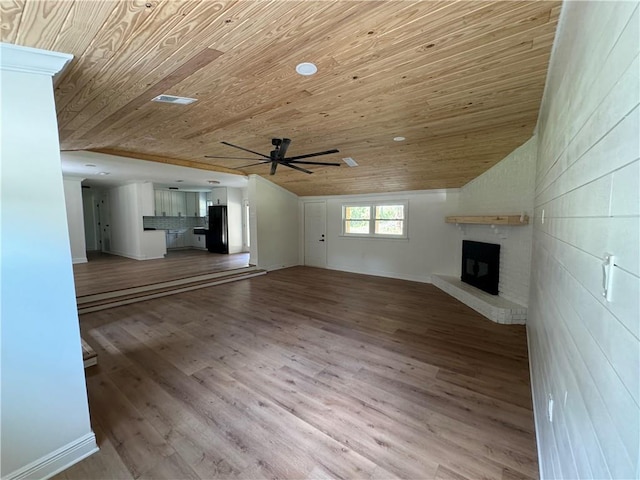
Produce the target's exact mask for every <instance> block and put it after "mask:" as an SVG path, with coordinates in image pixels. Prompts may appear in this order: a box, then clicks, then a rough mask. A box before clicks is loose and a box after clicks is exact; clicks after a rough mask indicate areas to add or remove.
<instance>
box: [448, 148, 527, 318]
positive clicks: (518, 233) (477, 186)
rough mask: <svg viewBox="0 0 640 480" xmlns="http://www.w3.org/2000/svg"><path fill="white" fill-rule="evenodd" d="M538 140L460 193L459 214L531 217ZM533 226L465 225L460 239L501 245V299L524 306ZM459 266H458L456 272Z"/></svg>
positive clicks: (488, 171)
mask: <svg viewBox="0 0 640 480" xmlns="http://www.w3.org/2000/svg"><path fill="white" fill-rule="evenodd" d="M536 154H537V139H536V138H532V139H531V140H529V141H528V142H527V143H525V144H524V145H522V146H521V147H520V148H518V149H516V150H514V151H513V152H512V153H511V154H509V155H508V156H507V157H505V158H504V160H502V161H501V162H500V163H498V164H497V165H495V166H494V167H492V168H491V169H489V170H487V171H486V172H485V173H484V174H482V175H480V176H479V177H478V178H476V179H474V180H472V181H471V182H469V183H468V184H466V185H465V186H464V187H462V189H461V190H460V206H459V212H458V213H459V214H461V215H483V214H520V213H523V212H524V213H526V214H528V215H529V216H531V215H532V214H533V194H534V181H535V165H536ZM531 237H532V227H531V226H530V225H528V226H517V227H505V226H503V227H498V229H497V233H496V230H495V229H492V228H491V227H490V226H485V225H466V226H464V227H461V239H460V245H461V246H460V248H462V239H465V240H475V241H479V242H487V243H496V244H499V245H500V283H499V285H498V289H499V291H500V296H501V297H504V298H506V299H508V300H510V301H512V302H515V303H518V304H520V305H523V306H525V307H526V306H527V305H528V301H529V274H530V268H531ZM459 269H460V266H458V270H459Z"/></svg>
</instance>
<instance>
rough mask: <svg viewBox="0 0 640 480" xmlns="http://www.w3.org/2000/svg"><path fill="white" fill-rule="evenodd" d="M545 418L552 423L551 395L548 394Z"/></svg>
mask: <svg viewBox="0 0 640 480" xmlns="http://www.w3.org/2000/svg"><path fill="white" fill-rule="evenodd" d="M547 418H548V419H549V423H553V395H551V394H549V404H548V405H547Z"/></svg>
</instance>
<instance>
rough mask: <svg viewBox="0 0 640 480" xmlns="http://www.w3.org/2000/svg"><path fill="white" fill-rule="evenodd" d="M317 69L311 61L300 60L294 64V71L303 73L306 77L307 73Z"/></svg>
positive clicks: (314, 71)
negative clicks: (300, 61)
mask: <svg viewBox="0 0 640 480" xmlns="http://www.w3.org/2000/svg"><path fill="white" fill-rule="evenodd" d="M317 71H318V67H316V66H315V64H313V63H311V62H302V63H299V64H298V65H296V72H298V74H300V75H304V76H305V77H308V76H309V75H313V74H315V73H316V72H317Z"/></svg>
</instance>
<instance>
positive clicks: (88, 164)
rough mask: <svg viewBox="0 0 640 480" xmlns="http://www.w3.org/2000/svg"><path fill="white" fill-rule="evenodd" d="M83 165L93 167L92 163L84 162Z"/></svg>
mask: <svg viewBox="0 0 640 480" xmlns="http://www.w3.org/2000/svg"><path fill="white" fill-rule="evenodd" d="M84 166H85V167H95V165H94V164H93V163H85V164H84Z"/></svg>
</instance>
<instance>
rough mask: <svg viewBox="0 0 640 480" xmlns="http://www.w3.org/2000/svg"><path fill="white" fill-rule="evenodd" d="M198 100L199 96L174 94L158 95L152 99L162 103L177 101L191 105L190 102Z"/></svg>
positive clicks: (178, 103) (180, 103) (177, 102)
mask: <svg viewBox="0 0 640 480" xmlns="http://www.w3.org/2000/svg"><path fill="white" fill-rule="evenodd" d="M197 100H198V99H197V98H187V97H175V96H173V95H158V96H157V97H156V98H154V99H152V100H151V101H152V102H161V103H175V104H177V105H189V104H190V103H193V102H196V101H197Z"/></svg>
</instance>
